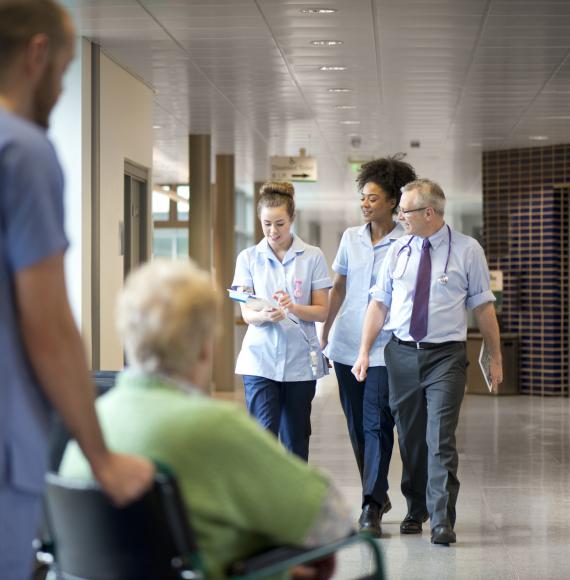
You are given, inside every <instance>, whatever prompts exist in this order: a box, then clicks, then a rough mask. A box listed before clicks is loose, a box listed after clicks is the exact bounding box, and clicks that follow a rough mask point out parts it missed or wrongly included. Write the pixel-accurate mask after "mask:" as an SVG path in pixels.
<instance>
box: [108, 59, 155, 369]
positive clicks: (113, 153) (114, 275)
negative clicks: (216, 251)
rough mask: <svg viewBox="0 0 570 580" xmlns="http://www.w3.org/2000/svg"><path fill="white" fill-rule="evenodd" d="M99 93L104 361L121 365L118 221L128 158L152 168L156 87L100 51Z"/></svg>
mask: <svg viewBox="0 0 570 580" xmlns="http://www.w3.org/2000/svg"><path fill="white" fill-rule="evenodd" d="M100 95H101V97H100V99H101V101H100V113H101V116H100V127H101V137H100V167H101V172H100V200H101V201H100V207H101V218H100V221H101V223H100V256H101V262H100V277H101V278H100V307H101V346H100V365H101V368H102V369H105V370H116V369H120V368H122V366H123V350H122V347H121V343H120V340H119V338H118V336H117V333H116V330H115V301H116V297H117V293H118V291H119V289H120V288H121V287H122V285H123V256H121V255H120V253H119V223H120V222H121V221H122V220H123V198H124V163H125V160H129V161H131V162H133V163H135V164H137V165H141V166H143V167H147V168H149V172H150V168H151V167H152V91H151V90H150V89H149V88H148V87H147V86H146V85H144V84H143V83H142V82H141V81H139V80H138V79H136V78H135V77H133V76H132V75H131V74H129V73H128V72H127V71H125V70H124V69H123V68H121V67H120V66H118V65H117V64H116V63H114V62H113V61H112V60H111V59H109V58H108V57H107V56H106V55H104V54H103V53H102V54H101V75H100ZM149 177H150V175H149ZM150 183H152V182H149V186H150Z"/></svg>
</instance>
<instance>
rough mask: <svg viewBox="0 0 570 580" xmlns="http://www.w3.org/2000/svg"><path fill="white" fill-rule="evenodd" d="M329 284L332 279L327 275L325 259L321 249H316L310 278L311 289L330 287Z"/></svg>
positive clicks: (330, 284)
mask: <svg viewBox="0 0 570 580" xmlns="http://www.w3.org/2000/svg"><path fill="white" fill-rule="evenodd" d="M331 286H332V280H331V278H330V276H329V269H328V267H327V261H326V260H325V256H324V255H323V253H322V252H321V250H318V253H317V257H316V261H315V267H314V268H313V275H312V279H311V291H313V290H322V289H323V288H330V287H331Z"/></svg>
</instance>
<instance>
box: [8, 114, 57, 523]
mask: <svg viewBox="0 0 570 580" xmlns="http://www.w3.org/2000/svg"><path fill="white" fill-rule="evenodd" d="M67 245H68V242H67V238H66V236H65V232H64V229H63V174H62V172H61V168H60V166H59V163H58V161H57V157H56V154H55V151H54V149H53V147H52V145H51V144H50V142H49V141H48V140H47V138H46V136H45V133H44V132H43V131H42V130H41V129H39V128H38V127H36V126H35V125H34V124H32V123H30V122H29V121H26V120H24V119H22V118H20V117H17V116H15V115H12V114H10V113H7V112H6V111H4V110H3V109H0V377H2V380H0V486H2V485H5V484H8V485H10V486H11V487H13V488H16V489H19V490H22V491H26V492H31V493H40V492H41V491H42V490H43V486H44V474H45V470H46V464H47V441H48V433H49V429H50V426H51V421H50V420H51V407H50V405H49V403H48V401H47V399H46V398H45V396H44V394H43V391H42V389H41V387H40V385H39V384H38V382H37V380H36V378H35V376H34V372H33V370H32V368H31V365H30V362H29V360H28V357H27V354H26V351H25V348H24V345H23V342H22V337H21V335H20V328H19V321H18V308H17V304H16V296H15V289H14V284H15V276H16V274H17V273H18V272H20V271H21V270H24V269H26V268H29V267H30V266H33V265H35V264H37V263H39V262H41V261H43V260H45V259H47V258H49V257H51V256H54V255H56V254H59V253H61V252H63V251H64V250H65V249H66V248H67ZM2 517H6V520H7V521H10V520H11V517H10V515H9V514H8V515H5V514H2Z"/></svg>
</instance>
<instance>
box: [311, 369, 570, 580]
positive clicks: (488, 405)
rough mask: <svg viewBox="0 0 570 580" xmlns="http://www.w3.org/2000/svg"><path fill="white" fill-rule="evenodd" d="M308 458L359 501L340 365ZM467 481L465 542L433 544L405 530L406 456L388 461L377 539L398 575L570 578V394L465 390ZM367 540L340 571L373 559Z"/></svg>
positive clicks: (461, 518)
mask: <svg viewBox="0 0 570 580" xmlns="http://www.w3.org/2000/svg"><path fill="white" fill-rule="evenodd" d="M312 425H313V435H312V437H311V448H310V461H311V463H313V464H315V465H318V466H319V467H322V468H323V469H325V470H327V471H328V472H329V473H330V474H331V475H332V476H333V477H334V479H335V480H336V482H337V483H338V485H339V486H340V488H341V490H342V491H343V492H344V494H345V496H346V497H347V499H348V500H349V501H350V503H351V505H352V506H353V512H354V518H355V521H356V519H357V518H358V516H359V509H360V481H359V477H358V471H357V468H356V463H355V462H354V458H353V455H352V449H351V447H350V443H349V440H348V435H347V430H346V423H345V421H344V415H343V413H342V409H341V407H340V402H339V399H338V393H337V386H336V379H335V377H334V374H333V375H331V376H329V377H327V378H325V379H324V380H321V381H319V385H318V391H317V396H316V398H315V400H314V402H313V413H312ZM457 435H458V437H457V441H458V448H459V453H460V466H459V479H460V481H461V490H460V494H459V503H458V508H457V513H458V516H457V525H456V532H457V540H458V542H457V544H456V545H455V546H452V547H450V548H446V547H441V546H433V545H432V544H430V541H429V537H430V534H429V523H428V524H425V526H424V533H423V535H422V536H400V533H399V522H400V520H401V519H402V518H403V516H404V515H405V513H406V509H405V502H404V499H403V497H402V495H401V493H400V490H399V480H400V476H401V469H402V466H401V460H400V456H399V454H398V450H397V448H396V449H394V455H393V457H392V464H391V469H390V476H389V479H390V492H389V493H390V499H391V501H392V505H393V508H392V511H390V512H389V513H388V514H386V515H385V516H384V523H383V535H382V538H381V539H380V540H379V542H380V546H381V548H382V551H383V555H384V561H385V570H386V572H387V577H388V578H389V579H390V580H397V579H405V580H416V579H418V580H420V579H421V580H431V579H433V580H436V579H437V580H447V579H449V580H451V579H465V580H467V579H468V580H476V579H479V578H480V579H485V580H495V579H497V580H503V579H504V580H508V579H513V580H530V579H533V580H535V579H549V580H555V579H556V580H558V579H560V580H562V579H564V580H568V579H569V578H570V399H560V398H552V399H540V398H536V397H526V396H519V397H502V398H497V397H486V396H477V395H468V396H466V398H465V401H464V404H463V408H462V412H461V418H460V422H459V429H458V433H457ZM369 565H370V562H369V557H368V555H367V554H364V553H362V552H361V551H359V550H352V551H350V552H348V551H347V553H345V554H342V555H341V556H340V558H339V570H338V574H337V575H336V577H338V578H349V577H353V578H354V577H357V576H358V575H359V573H360V574H362V573H363V572H365V571H366V570H367V568H368V567H369Z"/></svg>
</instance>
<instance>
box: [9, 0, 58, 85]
mask: <svg viewBox="0 0 570 580" xmlns="http://www.w3.org/2000/svg"><path fill="white" fill-rule="evenodd" d="M65 16H66V12H65V11H64V9H63V8H62V7H61V6H60V5H59V4H57V2H54V1H53V0H0V78H1V77H2V75H4V73H5V71H6V70H7V69H8V68H9V67H10V66H11V64H12V62H13V60H14V57H15V56H16V55H17V54H18V52H19V51H21V50H23V48H24V47H25V46H26V44H27V43H28V42H29V41H30V40H31V39H32V37H34V36H35V35H36V34H45V35H46V36H47V37H48V39H49V41H50V47H51V48H52V49H58V48H59V47H61V46H63V45H64V43H65V42H66V39H67V37H66V29H65V22H64V21H65Z"/></svg>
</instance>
